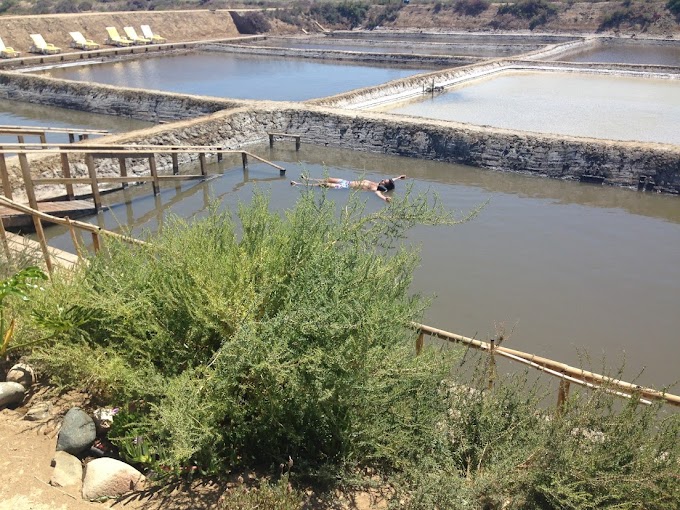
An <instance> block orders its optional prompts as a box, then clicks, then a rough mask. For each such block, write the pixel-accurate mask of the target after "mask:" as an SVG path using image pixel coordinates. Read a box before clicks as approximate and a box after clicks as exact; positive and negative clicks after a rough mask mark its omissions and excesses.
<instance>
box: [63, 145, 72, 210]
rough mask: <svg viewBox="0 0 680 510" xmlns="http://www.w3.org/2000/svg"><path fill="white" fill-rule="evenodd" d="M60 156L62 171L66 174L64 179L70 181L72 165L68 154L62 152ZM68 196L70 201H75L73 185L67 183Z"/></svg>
mask: <svg viewBox="0 0 680 510" xmlns="http://www.w3.org/2000/svg"><path fill="white" fill-rule="evenodd" d="M60 156H61V170H62V172H63V173H64V177H65V178H67V179H70V178H71V165H70V164H69V162H68V153H66V152H62V153H61V155H60ZM66 196H67V197H68V199H69V200H73V198H74V193H73V184H70V183H66Z"/></svg>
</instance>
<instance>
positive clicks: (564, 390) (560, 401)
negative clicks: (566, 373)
mask: <svg viewBox="0 0 680 510" xmlns="http://www.w3.org/2000/svg"><path fill="white" fill-rule="evenodd" d="M568 398H569V381H567V380H565V379H564V378H562V379H560V387H559V388H558V390H557V410H558V411H561V410H562V409H563V408H564V403H565V402H566V401H567V399H568Z"/></svg>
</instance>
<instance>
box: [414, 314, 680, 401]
mask: <svg viewBox="0 0 680 510" xmlns="http://www.w3.org/2000/svg"><path fill="white" fill-rule="evenodd" d="M411 325H412V327H413V328H414V329H415V330H416V331H418V333H419V336H418V340H417V344H416V350H417V351H418V352H419V351H420V349H422V343H423V338H422V337H423V335H424V334H428V335H430V336H433V337H436V338H440V339H442V340H446V341H448V342H454V343H462V344H465V345H468V346H470V347H472V348H474V349H478V350H481V351H486V352H489V354H490V355H491V356H493V355H495V354H498V355H500V356H503V357H505V358H509V359H512V360H514V361H518V362H520V363H523V364H526V365H528V366H532V367H533V368H537V369H538V370H541V371H543V372H546V373H549V374H550V375H553V376H555V377H558V378H560V379H562V380H563V381H566V382H567V383H568V382H576V383H577V384H581V385H583V386H587V387H591V388H592V387H600V386H604V387H605V391H609V392H613V393H615V394H617V395H619V396H625V397H628V398H639V397H637V395H639V396H640V397H644V398H645V399H650V400H663V401H665V402H666V403H668V404H671V405H675V406H680V396H678V395H673V394H671V393H667V392H663V391H658V390H654V389H652V388H645V387H643V386H639V385H637V384H632V383H629V382H625V381H622V380H620V379H615V378H613V377H607V376H604V375H600V374H596V373H594V372H589V371H587V370H583V369H580V368H576V367H572V366H570V365H567V364H565V363H561V362H558V361H554V360H551V359H549V358H543V357H541V356H536V355H535V354H530V353H527V352H523V351H518V350H515V349H508V348H507V347H501V346H497V345H495V344H494V342H491V343H489V342H483V341H481V340H476V339H474V338H468V337H465V336H462V335H458V334H456V333H451V332H449V331H445V330H442V329H437V328H433V327H431V326H427V325H425V324H418V323H415V322H414V323H412V324H411ZM610 388H616V389H617V390H620V391H611V390H610ZM560 390H561V391H564V389H563V388H562V387H560ZM566 392H568V386H567V390H566ZM565 396H566V395H562V398H564V397H565ZM642 401H643V402H644V400H642Z"/></svg>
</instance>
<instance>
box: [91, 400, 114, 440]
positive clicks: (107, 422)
mask: <svg viewBox="0 0 680 510" xmlns="http://www.w3.org/2000/svg"><path fill="white" fill-rule="evenodd" d="M118 411H119V409H118V408H117V407H113V408H111V407H102V408H99V409H97V410H96V411H95V412H94V413H93V417H94V424H95V425H96V426H97V433H98V434H106V433H107V432H108V431H109V429H110V428H111V425H113V417H114V416H116V414H118Z"/></svg>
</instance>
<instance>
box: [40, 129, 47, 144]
mask: <svg viewBox="0 0 680 510" xmlns="http://www.w3.org/2000/svg"><path fill="white" fill-rule="evenodd" d="M40 143H47V137H46V136H45V132H44V131H43V132H42V133H40Z"/></svg>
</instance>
